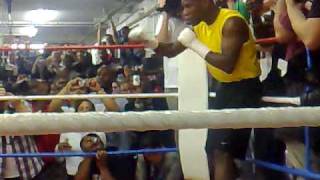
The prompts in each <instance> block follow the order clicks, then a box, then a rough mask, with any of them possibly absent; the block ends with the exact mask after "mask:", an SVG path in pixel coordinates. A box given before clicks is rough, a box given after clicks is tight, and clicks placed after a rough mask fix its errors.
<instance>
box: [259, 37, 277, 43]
mask: <svg viewBox="0 0 320 180" xmlns="http://www.w3.org/2000/svg"><path fill="white" fill-rule="evenodd" d="M276 42H277V38H275V37H271V38H263V39H257V40H256V43H257V44H274V43H276Z"/></svg>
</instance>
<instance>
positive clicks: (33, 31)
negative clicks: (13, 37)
mask: <svg viewBox="0 0 320 180" xmlns="http://www.w3.org/2000/svg"><path fill="white" fill-rule="evenodd" d="M19 32H20V34H22V35H25V36H29V37H34V36H36V35H37V33H38V29H37V28H35V27H34V26H27V27H23V28H20V29H19Z"/></svg>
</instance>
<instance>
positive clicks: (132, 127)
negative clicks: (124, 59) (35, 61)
mask: <svg viewBox="0 0 320 180" xmlns="http://www.w3.org/2000/svg"><path fill="white" fill-rule="evenodd" d="M274 42H275V39H274V38H269V39H262V40H257V43H267V44H271V43H274ZM119 48H143V46H142V45H125V46H123V45H117V46H61V47H58V46H53V47H45V48H44V49H47V50H86V49H119ZM15 50H20V49H12V48H6V47H2V48H0V51H15ZM23 50H34V49H23ZM179 56H180V55H179ZM181 56H185V57H188V58H189V59H188V60H186V61H180V62H179V78H178V83H179V92H178V93H156V94H112V95H57V96H50V95H48V96H2V97H0V101H8V100H37V101H41V100H52V99H101V98H167V97H171V98H172V97H173V98H178V102H179V108H178V109H179V110H178V111H148V112H125V113H115V112H106V113H99V112H90V113H16V114H1V115H0V124H1V126H0V135H1V136H8V135H12V136H14V135H16V136H19V135H45V134H59V133H66V132H119V131H147V130H168V129H173V130H179V147H177V148H161V149H140V150H128V151H111V152H108V154H109V155H110V156H112V155H129V154H130V155H135V154H146V153H167V152H179V154H180V159H181V164H182V169H183V172H184V175H185V179H201V180H207V179H209V170H208V164H207V157H206V153H205V150H204V146H205V141H206V137H207V129H208V128H212V129H223V128H232V129H240V128H283V127H306V128H305V148H306V149H305V162H306V163H305V164H306V167H305V169H293V168H289V167H285V166H281V165H277V164H272V163H269V162H263V161H260V160H256V159H248V160H247V162H250V163H253V164H255V165H257V166H261V167H264V168H268V169H272V170H275V171H281V172H284V173H288V174H292V175H296V176H302V177H305V178H311V179H320V174H316V173H313V172H312V171H311V167H310V164H311V162H310V159H311V158H310V157H311V148H310V140H309V128H308V127H318V126H320V121H319V120H320V113H319V112H320V107H285V108H257V109H226V110H208V98H209V97H211V98H214V97H215V93H209V92H208V79H207V71H206V64H205V62H204V61H203V60H202V59H201V58H200V57H199V56H198V55H196V54H195V53H192V52H191V51H189V50H187V51H186V52H184V53H182V54H181ZM309 59H310V58H309ZM308 64H312V63H308ZM190 72H192V73H190ZM262 100H263V101H266V102H272V103H286V104H292V105H294V106H297V105H300V104H301V102H300V99H299V98H298V97H296V98H287V97H263V98H262ZM88 118H90V121H88ZM31 123H32V126H30V124H31ZM190 142H192V143H190ZM72 156H81V157H85V156H95V153H84V152H72V153H50V152H46V153H33V154H21V153H17V154H0V158H7V157H25V158H28V157H72ZM194 162H197V166H194Z"/></svg>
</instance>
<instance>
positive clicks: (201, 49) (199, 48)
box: [189, 39, 211, 59]
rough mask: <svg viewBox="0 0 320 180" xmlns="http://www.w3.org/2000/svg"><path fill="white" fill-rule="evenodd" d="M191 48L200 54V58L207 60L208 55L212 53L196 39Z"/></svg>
mask: <svg viewBox="0 0 320 180" xmlns="http://www.w3.org/2000/svg"><path fill="white" fill-rule="evenodd" d="M189 48H190V49H192V50H193V51H194V52H196V53H197V54H199V56H200V57H201V58H203V59H205V58H206V56H207V54H208V53H209V52H210V51H211V50H210V49H209V48H208V47H207V46H206V45H204V44H203V43H201V42H200V41H199V40H198V39H194V40H193V41H192V42H191V44H190V46H189Z"/></svg>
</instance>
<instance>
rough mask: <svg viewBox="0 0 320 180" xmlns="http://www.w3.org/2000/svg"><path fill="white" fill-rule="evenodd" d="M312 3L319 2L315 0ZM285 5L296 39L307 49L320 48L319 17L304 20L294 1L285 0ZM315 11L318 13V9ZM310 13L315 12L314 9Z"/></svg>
mask: <svg viewBox="0 0 320 180" xmlns="http://www.w3.org/2000/svg"><path fill="white" fill-rule="evenodd" d="M313 3H319V2H317V0H315V1H314V2H313ZM286 4H287V9H288V15H289V18H290V21H291V25H292V27H293V29H294V31H295V32H296V34H297V35H298V37H299V38H300V39H301V40H302V41H303V43H304V44H305V46H307V47H308V48H310V49H312V50H313V49H318V48H320V41H319V37H320V17H317V18H306V17H305V16H304V14H303V13H302V11H301V10H300V9H299V6H298V5H297V3H296V2H295V1H294V0H286ZM317 10H318V11H320V8H319V7H318V9H317ZM311 11H314V12H316V9H311ZM318 13H319V12H318Z"/></svg>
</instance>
